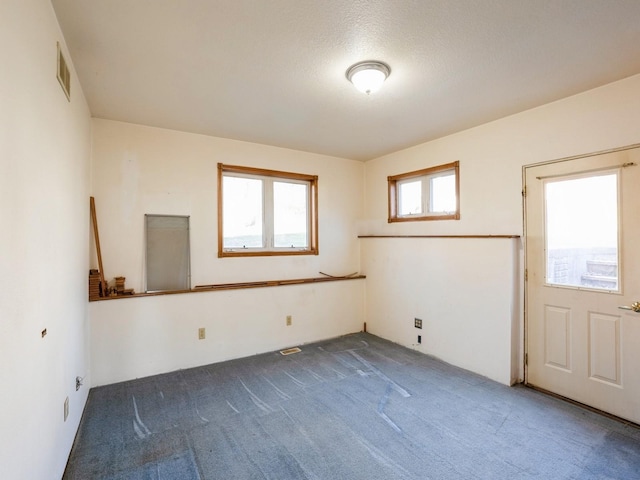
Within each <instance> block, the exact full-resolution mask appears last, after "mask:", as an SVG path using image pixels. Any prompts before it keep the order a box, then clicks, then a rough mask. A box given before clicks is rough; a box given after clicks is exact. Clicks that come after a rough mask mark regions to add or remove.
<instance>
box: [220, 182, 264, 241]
mask: <svg viewBox="0 0 640 480" xmlns="http://www.w3.org/2000/svg"><path fill="white" fill-rule="evenodd" d="M262 188H263V187H262V180H258V179H254V178H241V177H229V176H225V177H224V178H223V187H222V189H223V190H222V191H223V195H224V198H223V222H224V224H223V227H222V231H223V232H224V238H223V242H222V244H223V246H224V248H243V247H244V248H262V247H263V246H264V244H263V240H262V239H263V235H262V219H263V216H262Z"/></svg>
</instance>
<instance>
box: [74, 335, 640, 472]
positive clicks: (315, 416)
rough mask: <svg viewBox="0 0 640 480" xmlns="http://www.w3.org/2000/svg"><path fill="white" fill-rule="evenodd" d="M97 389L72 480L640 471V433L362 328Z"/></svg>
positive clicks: (85, 420) (82, 431) (77, 449)
mask: <svg viewBox="0 0 640 480" xmlns="http://www.w3.org/2000/svg"><path fill="white" fill-rule="evenodd" d="M301 350H302V351H301V352H300V353H296V354H293V355H289V356H282V355H280V353H278V352H273V353H268V354H263V355H256V356H253V357H249V358H243V359H238V360H233V361H229V362H223V363H217V364H213V365H206V366H202V367H197V368H192V369H188V370H180V371H176V372H172V373H168V374H163V375H157V376H153V377H148V378H142V379H138V380H133V381H129V382H124V383H118V384H114V385H108V386H104V387H98V388H93V389H92V390H91V391H90V394H89V400H88V402H87V405H86V408H85V412H84V416H83V419H82V422H81V424H80V429H79V431H78V435H77V438H76V441H75V443H74V446H73V449H72V452H71V456H70V458H69V462H68V465H67V469H66V472H65V475H64V479H66V480H72V479H73V480H76V479H77V480H80V479H81V480H87V479H109V480H116V479H117V480H124V479H127V480H142V479H150V480H183V479H184V480H195V479H202V480H204V479H225V480H228V479H238V480H244V479H278V480H286V479H309V480H325V479H327V480H349V479H354V480H355V479H358V480H378V479H380V480H389V479H439V480H440V479H491V480H498V479H533V478H535V479H544V480H549V479H580V480H585V479H616V480H624V479H640V429H638V428H637V427H636V426H633V425H628V424H624V423H621V422H618V421H616V420H613V419H610V418H608V417H605V416H602V415H600V414H597V413H594V412H591V411H588V410H586V409H583V408H580V407H578V406H576V405H573V404H570V403H568V402H564V401H562V400H559V399H556V398H553V397H550V396H547V395H544V394H542V393H539V392H536V391H534V390H531V389H528V388H525V387H521V386H517V387H507V386H504V385H500V384H498V383H496V382H494V381H491V380H489V379H487V378H484V377H481V376H479V375H476V374H473V373H470V372H468V371H465V370H462V369H459V368H456V367H453V366H451V365H448V364H446V363H444V362H441V361H439V360H436V359H434V358H431V357H429V356H427V355H423V354H420V353H417V352H414V351H412V350H409V349H406V348H403V347H401V346H398V345H395V344H393V343H391V342H388V341H385V340H382V339H380V338H378V337H375V336H373V335H370V334H365V333H360V334H354V335H348V336H345V337H341V338H337V339H333V340H328V341H324V342H319V343H315V344H310V345H305V346H302V347H301Z"/></svg>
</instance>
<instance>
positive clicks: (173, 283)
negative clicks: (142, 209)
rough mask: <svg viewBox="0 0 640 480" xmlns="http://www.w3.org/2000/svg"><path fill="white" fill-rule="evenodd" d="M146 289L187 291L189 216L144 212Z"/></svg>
mask: <svg viewBox="0 0 640 480" xmlns="http://www.w3.org/2000/svg"><path fill="white" fill-rule="evenodd" d="M144 217H145V236H146V243H147V245H146V260H145V263H146V273H147V278H146V280H147V288H146V291H147V292H157V291H166V290H189V288H191V287H190V273H191V272H190V262H189V217H185V216H176V215H145V216H144Z"/></svg>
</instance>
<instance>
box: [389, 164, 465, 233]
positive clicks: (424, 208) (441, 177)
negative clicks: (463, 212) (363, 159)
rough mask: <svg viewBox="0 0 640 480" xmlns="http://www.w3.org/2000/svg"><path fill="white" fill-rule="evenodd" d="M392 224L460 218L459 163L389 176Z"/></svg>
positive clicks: (390, 218) (390, 220)
mask: <svg viewBox="0 0 640 480" xmlns="http://www.w3.org/2000/svg"><path fill="white" fill-rule="evenodd" d="M388 182H389V222H411V221H418V220H458V219H460V203H459V192H460V176H459V162H453V163H448V164H446V165H440V166H438V167H432V168H426V169H424V170H418V171H416V172H409V173H403V174H400V175H394V176H392V177H388Z"/></svg>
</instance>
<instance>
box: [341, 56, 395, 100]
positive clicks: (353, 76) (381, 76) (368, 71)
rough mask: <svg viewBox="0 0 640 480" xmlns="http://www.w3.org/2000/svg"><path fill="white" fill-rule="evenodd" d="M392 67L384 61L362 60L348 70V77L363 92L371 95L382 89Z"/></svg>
mask: <svg viewBox="0 0 640 480" xmlns="http://www.w3.org/2000/svg"><path fill="white" fill-rule="evenodd" d="M390 73H391V69H390V68H389V65H387V64H385V63H382V62H360V63H356V64H355V65H352V66H350V67H349V69H348V70H347V78H348V79H349V81H350V82H351V83H353V85H354V86H355V87H356V88H357V89H358V90H360V91H361V92H362V93H366V94H367V95H369V94H370V93H373V92H376V91H378V90H379V89H380V87H381V86H382V84H383V83H384V81H385V80H386V79H387V77H388V76H389V74H390Z"/></svg>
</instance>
